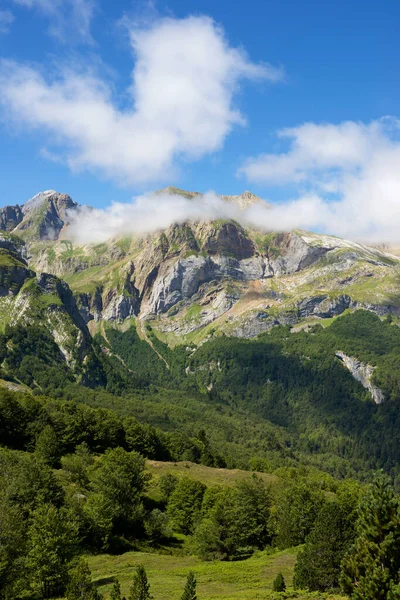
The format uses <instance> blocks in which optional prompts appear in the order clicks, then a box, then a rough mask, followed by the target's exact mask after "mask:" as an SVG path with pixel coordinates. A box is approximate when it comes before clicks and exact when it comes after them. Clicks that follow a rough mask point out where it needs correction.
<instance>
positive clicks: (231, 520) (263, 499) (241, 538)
mask: <svg viewBox="0 0 400 600" xmlns="http://www.w3.org/2000/svg"><path fill="white" fill-rule="evenodd" d="M270 504H271V498H270V493H269V488H268V487H267V486H266V485H265V484H264V483H263V481H262V480H261V479H259V478H258V477H254V478H253V477H252V478H251V479H249V480H248V481H243V482H240V483H238V484H237V485H236V486H235V487H234V488H230V489H223V488H220V489H218V488H209V489H208V490H207V492H206V493H205V495H204V500H203V504H202V514H203V519H202V521H201V522H200V523H199V525H198V526H197V528H196V531H195V534H194V540H193V541H194V547H195V550H196V553H197V554H198V555H199V556H200V557H201V558H203V559H204V560H212V559H220V560H224V559H227V558H229V557H232V556H234V555H235V554H238V552H239V551H242V553H243V552H245V553H247V554H248V553H249V550H250V551H251V549H252V548H264V547H265V546H266V544H268V543H269V542H270V541H271V534H270V530H269V524H268V521H269V514H270Z"/></svg>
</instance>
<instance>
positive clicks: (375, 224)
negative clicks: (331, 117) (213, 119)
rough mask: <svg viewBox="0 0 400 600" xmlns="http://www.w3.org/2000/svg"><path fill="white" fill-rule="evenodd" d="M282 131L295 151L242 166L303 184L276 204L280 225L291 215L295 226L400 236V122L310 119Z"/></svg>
mask: <svg viewBox="0 0 400 600" xmlns="http://www.w3.org/2000/svg"><path fill="white" fill-rule="evenodd" d="M279 136H280V137H281V138H283V139H287V140H289V141H290V148H289V150H288V151H287V152H285V153H281V154H264V155H261V156H257V157H254V158H251V159H249V160H248V161H247V162H246V163H245V164H244V166H243V167H242V168H241V170H240V173H241V174H244V175H245V176H246V177H247V178H248V179H249V180H250V181H257V182H263V183H266V184H270V185H281V186H287V188H288V189H292V187H293V184H294V185H295V186H296V187H297V190H298V192H297V193H298V194H299V196H298V197H297V198H294V199H293V198H292V197H291V195H293V192H292V193H291V194H290V193H289V192H288V200H287V202H283V203H281V204H280V205H275V206H274V207H273V210H272V212H271V214H270V217H271V220H272V223H273V226H274V227H277V228H280V227H282V228H284V226H285V224H286V222H287V221H288V220H289V221H290V223H291V225H290V226H291V227H302V228H306V229H314V230H315V229H318V230H323V231H325V232H328V233H334V234H336V235H341V236H346V237H352V238H354V237H356V238H359V239H364V240H367V241H368V240H369V241H376V242H378V241H391V242H398V241H400V139H399V136H400V120H398V119H396V118H389V117H385V118H382V119H380V120H377V121H372V122H371V123H369V124H363V123H355V122H345V123H342V124H339V125H332V124H324V125H317V124H314V123H306V124H304V125H301V126H299V127H295V128H291V129H285V130H283V131H281V132H279ZM289 213H290V216H289Z"/></svg>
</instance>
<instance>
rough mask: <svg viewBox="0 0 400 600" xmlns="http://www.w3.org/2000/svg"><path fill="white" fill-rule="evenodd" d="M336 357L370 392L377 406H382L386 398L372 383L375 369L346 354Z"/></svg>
mask: <svg viewBox="0 0 400 600" xmlns="http://www.w3.org/2000/svg"><path fill="white" fill-rule="evenodd" d="M336 356H337V357H338V358H340V360H341V361H342V362H343V364H344V365H345V367H346V368H347V369H348V370H349V371H350V373H351V374H352V375H353V377H354V379H356V380H357V381H359V382H360V383H361V385H362V386H363V387H365V389H367V390H368V391H369V393H370V394H371V396H372V399H373V400H374V402H375V404H382V402H383V401H384V400H385V396H384V394H383V392H382V390H380V389H379V388H378V387H376V386H375V385H374V384H373V383H372V376H373V374H374V370H375V367H373V366H372V365H368V364H364V363H362V362H360V361H359V360H358V359H357V358H354V357H353V356H347V355H346V354H344V352H340V351H339V352H336Z"/></svg>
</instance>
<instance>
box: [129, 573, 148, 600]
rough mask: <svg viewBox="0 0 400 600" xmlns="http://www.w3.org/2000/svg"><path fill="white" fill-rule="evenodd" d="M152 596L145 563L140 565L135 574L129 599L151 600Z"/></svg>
mask: <svg viewBox="0 0 400 600" xmlns="http://www.w3.org/2000/svg"><path fill="white" fill-rule="evenodd" d="M152 598H153V596H152V595H151V594H150V585H149V583H148V581H147V575H146V571H145V568H144V566H143V565H138V566H137V567H136V572H135V574H134V576H133V583H132V587H131V592H130V594H129V600H151V599H152Z"/></svg>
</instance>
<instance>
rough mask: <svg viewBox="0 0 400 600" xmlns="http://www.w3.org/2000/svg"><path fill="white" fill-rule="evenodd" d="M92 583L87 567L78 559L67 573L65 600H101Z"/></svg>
mask: <svg viewBox="0 0 400 600" xmlns="http://www.w3.org/2000/svg"><path fill="white" fill-rule="evenodd" d="M101 598H102V596H100V594H99V593H98V591H97V589H96V587H95V586H94V585H93V583H92V577H91V573H90V569H89V565H88V564H87V562H86V561H84V560H83V559H82V558H80V559H78V560H77V561H76V562H75V564H74V565H73V566H72V568H71V569H70V570H69V573H68V585H67V590H66V599H67V600H101Z"/></svg>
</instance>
